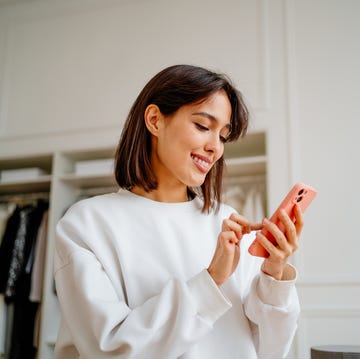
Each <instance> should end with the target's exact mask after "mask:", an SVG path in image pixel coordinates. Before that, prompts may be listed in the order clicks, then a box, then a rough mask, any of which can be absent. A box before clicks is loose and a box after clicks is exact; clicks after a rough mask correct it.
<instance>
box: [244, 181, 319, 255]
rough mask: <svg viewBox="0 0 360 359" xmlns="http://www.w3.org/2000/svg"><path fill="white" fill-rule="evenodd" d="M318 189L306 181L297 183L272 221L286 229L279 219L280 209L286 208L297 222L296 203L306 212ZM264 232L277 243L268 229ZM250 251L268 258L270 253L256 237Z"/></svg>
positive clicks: (282, 229)
mask: <svg viewBox="0 0 360 359" xmlns="http://www.w3.org/2000/svg"><path fill="white" fill-rule="evenodd" d="M316 193H317V191H316V190H315V189H314V188H312V187H310V186H308V185H306V184H304V183H300V182H299V183H297V184H295V186H294V187H293V188H292V189H291V190H290V192H289V193H288V195H287V196H286V197H285V199H284V200H283V201H282V202H281V204H280V206H279V207H278V208H277V210H276V211H275V212H274V214H273V215H272V216H271V217H270V221H271V222H273V223H275V224H277V225H278V227H279V228H280V230H281V231H283V232H284V231H285V228H284V226H283V224H282V223H281V221H280V220H279V211H280V210H281V209H284V210H285V211H286V213H287V214H288V215H289V217H290V218H291V219H292V220H293V222H295V216H294V213H293V209H294V205H295V204H296V203H297V204H298V205H299V206H300V208H301V210H302V212H305V210H306V208H307V207H308V206H309V205H310V203H311V202H312V200H313V199H314V198H315V196H316ZM262 233H263V234H264V235H265V236H266V238H268V239H269V240H270V241H271V242H272V243H274V244H275V243H276V240H275V238H274V237H273V236H272V235H271V233H269V232H268V231H266V230H265V229H263V230H262ZM249 253H250V254H252V255H253V256H257V257H264V258H267V257H268V256H269V253H268V252H267V250H266V249H265V248H264V247H263V246H262V245H260V244H259V243H258V242H257V240H256V239H255V240H254V242H253V243H252V244H251V245H250V247H249Z"/></svg>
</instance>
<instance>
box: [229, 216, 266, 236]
mask: <svg viewBox="0 0 360 359" xmlns="http://www.w3.org/2000/svg"><path fill="white" fill-rule="evenodd" d="M230 219H231V220H232V221H234V222H236V223H238V224H240V225H241V226H242V227H243V233H250V232H251V231H254V230H259V229H261V228H262V227H263V225H262V223H255V222H251V221H249V220H248V219H247V218H245V217H244V216H242V215H241V214H239V213H233V214H232V215H231V216H230Z"/></svg>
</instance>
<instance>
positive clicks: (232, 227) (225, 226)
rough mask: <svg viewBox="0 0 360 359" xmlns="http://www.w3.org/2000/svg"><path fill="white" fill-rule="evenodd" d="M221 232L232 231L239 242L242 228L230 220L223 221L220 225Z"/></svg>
mask: <svg viewBox="0 0 360 359" xmlns="http://www.w3.org/2000/svg"><path fill="white" fill-rule="evenodd" d="M221 231H222V232H228V231H233V232H235V234H236V236H237V238H238V239H239V240H240V239H241V237H242V235H243V227H242V226H241V225H240V224H239V223H237V222H234V221H233V220H231V219H230V218H227V219H224V220H223V223H222V228H221Z"/></svg>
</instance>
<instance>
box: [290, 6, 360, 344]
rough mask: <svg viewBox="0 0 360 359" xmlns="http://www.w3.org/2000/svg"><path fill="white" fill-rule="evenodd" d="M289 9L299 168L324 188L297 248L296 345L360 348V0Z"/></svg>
mask: <svg viewBox="0 0 360 359" xmlns="http://www.w3.org/2000/svg"><path fill="white" fill-rule="evenodd" d="M292 10H293V11H292V14H293V15H292V18H293V23H292V27H293V30H294V38H293V39H294V45H293V50H294V54H293V59H294V61H295V62H296V63H294V64H293V66H294V68H295V70H296V80H297V81H296V100H295V101H296V103H297V114H296V116H297V118H296V134H295V135H296V140H297V141H296V151H297V154H296V157H297V158H296V160H297V163H296V172H297V174H298V175H299V176H300V177H301V178H303V179H304V180H305V181H308V182H309V183H312V184H313V185H314V186H316V187H317V188H318V189H319V195H318V198H317V200H316V202H315V203H314V206H313V207H312V208H311V212H310V211H309V213H308V215H309V216H311V217H312V220H311V221H309V222H310V223H308V226H307V228H306V230H305V234H304V235H305V237H306V238H305V240H304V241H303V245H302V250H301V252H300V261H301V266H300V270H301V273H302V283H301V287H300V288H301V295H302V305H303V319H302V321H301V331H300V334H301V338H300V339H299V341H300V343H299V346H300V348H303V347H304V346H307V345H308V344H310V345H314V344H328V343H339V344H357V345H359V344H360V334H359V333H360V285H359V284H360V266H359V258H358V254H359V249H360V242H359V236H358V234H357V227H358V218H357V217H358V213H360V212H359V200H360V190H359V183H360V171H359V170H360V166H359V159H358V154H359V152H360V145H359V141H358V138H357V137H358V133H359V132H360V122H359V119H360V109H359V100H360V69H359V63H360V42H359V40H358V39H359V35H360V25H359V21H358V14H359V13H360V2H359V1H357V0H345V1H340V0H339V1H336V0H329V1H328V0H316V1H311V0H302V1H294V2H293V9H292ZM294 95H295V93H294Z"/></svg>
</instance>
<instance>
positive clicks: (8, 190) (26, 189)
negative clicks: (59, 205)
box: [0, 175, 52, 194]
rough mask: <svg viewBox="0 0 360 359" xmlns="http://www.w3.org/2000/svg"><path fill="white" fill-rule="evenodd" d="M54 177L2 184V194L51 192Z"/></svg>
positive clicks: (0, 184)
mask: <svg viewBox="0 0 360 359" xmlns="http://www.w3.org/2000/svg"><path fill="white" fill-rule="evenodd" d="M51 180H52V176H51V175H48V176H41V177H39V178H35V179H29V180H26V181H23V180H19V181H11V182H0V194H13V193H33V192H41V191H45V192H48V191H49V190H50V184H51Z"/></svg>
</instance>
